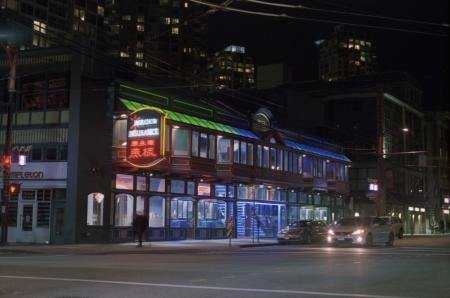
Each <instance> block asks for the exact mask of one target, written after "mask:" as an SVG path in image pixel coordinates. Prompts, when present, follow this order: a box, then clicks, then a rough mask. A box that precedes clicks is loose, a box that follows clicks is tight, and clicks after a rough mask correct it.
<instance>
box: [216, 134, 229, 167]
mask: <svg viewBox="0 0 450 298" xmlns="http://www.w3.org/2000/svg"><path fill="white" fill-rule="evenodd" d="M230 161H231V140H230V139H226V138H224V137H222V136H218V137H217V162H219V163H229V162H230Z"/></svg>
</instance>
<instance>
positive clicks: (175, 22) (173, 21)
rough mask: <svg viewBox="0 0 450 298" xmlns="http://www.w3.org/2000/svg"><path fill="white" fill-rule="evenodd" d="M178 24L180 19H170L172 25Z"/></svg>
mask: <svg viewBox="0 0 450 298" xmlns="http://www.w3.org/2000/svg"><path fill="white" fill-rule="evenodd" d="M179 23H180V19H178V18H172V24H179Z"/></svg>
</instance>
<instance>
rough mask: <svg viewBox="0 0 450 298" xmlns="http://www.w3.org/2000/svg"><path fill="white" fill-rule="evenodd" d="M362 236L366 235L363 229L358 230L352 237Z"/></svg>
mask: <svg viewBox="0 0 450 298" xmlns="http://www.w3.org/2000/svg"><path fill="white" fill-rule="evenodd" d="M361 234H364V230H362V229H358V230H356V231H354V232H353V233H352V235H361Z"/></svg>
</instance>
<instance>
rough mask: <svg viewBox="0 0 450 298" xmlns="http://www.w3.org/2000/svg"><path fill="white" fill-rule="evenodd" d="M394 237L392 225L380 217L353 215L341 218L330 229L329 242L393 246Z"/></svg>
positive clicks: (334, 243) (333, 243)
mask: <svg viewBox="0 0 450 298" xmlns="http://www.w3.org/2000/svg"><path fill="white" fill-rule="evenodd" d="M394 238H395V234H394V232H393V230H392V227H391V225H390V224H389V223H388V222H387V221H386V220H384V219H382V218H380V217H351V218H343V219H340V220H339V221H338V222H337V223H336V224H335V225H334V226H332V227H331V228H330V229H329V230H328V236H327V242H328V243H330V244H332V245H336V244H341V243H342V244H344V243H347V244H358V245H365V246H371V245H373V244H376V243H382V244H385V245H386V246H392V245H394Z"/></svg>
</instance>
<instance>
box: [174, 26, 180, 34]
mask: <svg viewBox="0 0 450 298" xmlns="http://www.w3.org/2000/svg"><path fill="white" fill-rule="evenodd" d="M179 33H180V29H179V28H178V27H172V34H173V35H178V34H179Z"/></svg>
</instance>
